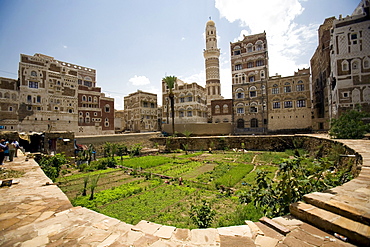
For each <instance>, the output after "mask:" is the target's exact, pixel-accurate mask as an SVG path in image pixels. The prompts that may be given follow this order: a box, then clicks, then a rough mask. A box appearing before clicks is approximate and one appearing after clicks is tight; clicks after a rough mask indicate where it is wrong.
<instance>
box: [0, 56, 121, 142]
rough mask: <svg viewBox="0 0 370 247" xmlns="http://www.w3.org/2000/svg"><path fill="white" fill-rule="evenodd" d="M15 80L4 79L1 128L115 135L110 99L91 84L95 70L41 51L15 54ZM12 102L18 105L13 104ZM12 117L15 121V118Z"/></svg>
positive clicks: (94, 78) (111, 99) (93, 80)
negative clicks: (4, 116) (5, 104)
mask: <svg viewBox="0 0 370 247" xmlns="http://www.w3.org/2000/svg"><path fill="white" fill-rule="evenodd" d="M18 78H19V79H18V80H11V79H7V80H6V78H3V79H2V80H1V81H2V83H1V85H0V93H4V94H6V95H8V94H9V97H11V99H12V101H11V102H10V103H12V105H9V106H8V107H7V109H1V110H2V111H4V110H6V111H7V112H12V114H10V115H9V114H8V115H9V120H7V119H5V120H1V121H0V125H1V126H4V129H6V130H14V131H19V132H27V133H28V132H55V131H71V132H74V133H75V134H76V135H97V134H113V133H114V99H113V98H109V97H106V96H105V95H104V93H102V92H101V88H99V87H96V71H95V70H94V69H91V68H87V67H84V66H80V65H75V64H71V63H67V62H63V61H58V60H56V59H54V58H53V57H50V56H46V55H43V54H35V55H33V56H31V55H25V54H21V55H20V62H19V70H18ZM16 101H17V104H15V102H16ZM15 116H16V119H15V118H14V117H15Z"/></svg>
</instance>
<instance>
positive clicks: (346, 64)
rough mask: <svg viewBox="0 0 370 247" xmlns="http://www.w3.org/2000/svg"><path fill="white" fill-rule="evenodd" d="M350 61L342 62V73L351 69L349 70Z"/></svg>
mask: <svg viewBox="0 0 370 247" xmlns="http://www.w3.org/2000/svg"><path fill="white" fill-rule="evenodd" d="M348 65H349V64H348V61H347V60H343V61H342V71H348V70H349V68H348Z"/></svg>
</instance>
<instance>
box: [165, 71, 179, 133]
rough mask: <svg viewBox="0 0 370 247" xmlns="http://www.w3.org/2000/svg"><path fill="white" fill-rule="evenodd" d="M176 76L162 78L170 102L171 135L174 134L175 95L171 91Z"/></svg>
mask: <svg viewBox="0 0 370 247" xmlns="http://www.w3.org/2000/svg"><path fill="white" fill-rule="evenodd" d="M176 80H177V77H176V76H166V77H164V78H163V81H164V82H165V83H166V84H167V87H168V89H169V90H170V91H169V94H168V97H169V98H170V103H171V117H172V135H174V134H175V100H174V98H175V96H174V94H173V92H172V89H173V88H174V87H175V83H176Z"/></svg>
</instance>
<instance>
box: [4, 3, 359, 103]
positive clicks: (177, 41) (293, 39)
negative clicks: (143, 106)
mask: <svg viewBox="0 0 370 247" xmlns="http://www.w3.org/2000/svg"><path fill="white" fill-rule="evenodd" d="M359 2H360V0H278V1H277V0H258V1H252V0H104V1H103V0H89V1H87V0H73V1H71V0H70V1H68V0H52V1H50V0H0V16H1V22H0V77H9V78H17V70H18V63H19V55H20V54H21V53H22V54H28V55H33V54H35V53H42V54H45V55H49V56H53V57H54V58H55V59H57V60H61V61H65V62H70V63H74V64H78V65H81V66H86V67H90V68H93V69H96V70H97V85H98V86H99V87H101V88H102V91H103V92H105V93H106V95H108V96H110V97H114V98H115V108H116V109H123V97H124V96H126V95H128V94H130V93H133V92H136V91H137V90H138V89H139V90H143V91H147V92H151V93H156V94H157V95H158V101H159V104H161V79H162V78H163V77H164V76H165V75H175V76H177V77H179V78H180V79H182V80H184V81H185V82H188V83H191V82H197V83H198V84H200V85H202V86H204V85H205V74H204V59H203V49H204V48H205V41H204V29H205V24H206V22H207V21H208V20H209V17H211V18H212V20H213V21H215V23H216V28H217V35H218V46H219V48H220V49H221V57H220V70H221V71H220V72H221V84H222V89H221V90H222V95H223V96H224V97H225V98H231V70H230V52H229V46H230V42H235V41H237V40H238V39H242V37H243V36H242V35H243V34H246V35H248V34H254V33H261V32H263V31H266V33H267V38H268V41H267V42H268V49H269V58H270V67H269V68H270V76H271V75H274V74H275V73H279V74H281V75H283V76H289V75H292V74H293V73H294V71H297V69H298V68H303V67H306V68H307V67H309V61H310V58H311V57H312V55H313V53H314V51H315V49H316V46H317V29H318V27H319V25H320V24H322V23H323V21H324V19H325V18H327V17H331V16H335V17H337V18H338V17H339V15H340V14H342V15H343V16H346V15H350V14H352V12H353V11H354V9H355V8H356V7H357V5H358V4H359Z"/></svg>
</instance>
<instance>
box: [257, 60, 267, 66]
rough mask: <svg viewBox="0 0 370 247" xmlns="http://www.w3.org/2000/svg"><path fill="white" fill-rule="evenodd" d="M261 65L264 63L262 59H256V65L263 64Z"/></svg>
mask: <svg viewBox="0 0 370 247" xmlns="http://www.w3.org/2000/svg"><path fill="white" fill-rule="evenodd" d="M263 65H265V63H264V61H263V60H257V61H256V66H263Z"/></svg>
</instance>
